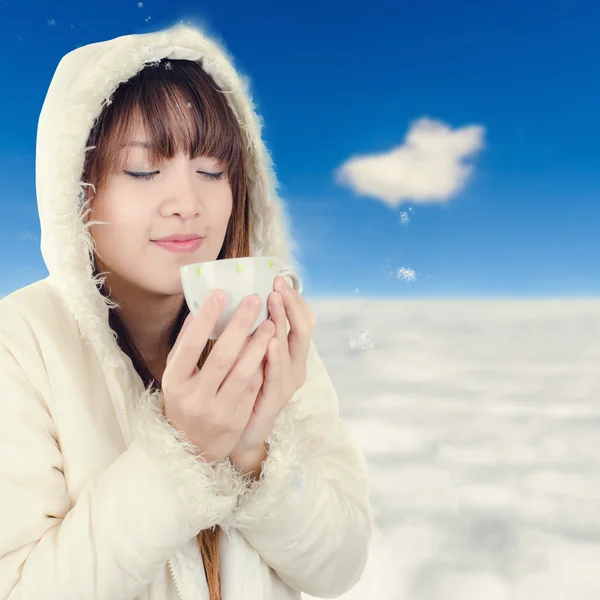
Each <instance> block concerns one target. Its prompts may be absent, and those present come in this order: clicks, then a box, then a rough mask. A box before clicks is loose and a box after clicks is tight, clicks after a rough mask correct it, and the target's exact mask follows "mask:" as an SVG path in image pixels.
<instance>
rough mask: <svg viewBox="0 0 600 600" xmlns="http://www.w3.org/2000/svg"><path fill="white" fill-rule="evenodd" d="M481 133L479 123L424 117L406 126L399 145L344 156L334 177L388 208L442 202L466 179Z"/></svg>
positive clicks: (471, 168) (481, 141)
mask: <svg viewBox="0 0 600 600" xmlns="http://www.w3.org/2000/svg"><path fill="white" fill-rule="evenodd" d="M483 135H484V128H483V127H482V126H480V125H468V126H465V127H461V128H456V129H452V128H451V127H450V126H448V125H446V124H445V123H442V122H441V121H436V120H433V119H429V118H427V117H424V118H421V119H419V120H418V121H415V122H414V123H413V124H412V126H411V128H410V131H409V132H408V134H407V136H406V139H405V141H404V144H402V145H401V146H398V147H396V148H393V149H392V150H390V151H389V152H382V153H380V154H371V155H362V156H360V155H359V156H354V157H352V158H350V159H348V160H347V161H346V162H345V163H344V164H343V165H342V166H341V167H339V169H338V170H337V171H336V180H337V182H338V183H340V184H342V185H347V186H349V187H351V188H352V189H353V190H354V192H355V193H357V194H358V195H360V196H370V197H372V198H374V199H376V200H379V201H381V202H384V203H385V204H387V205H389V206H391V207H393V208H395V207H397V206H399V205H400V204H402V203H403V202H416V203H423V204H425V203H444V202H447V201H448V200H450V199H451V198H452V197H453V196H456V195H457V194H458V193H459V192H460V191H461V190H462V189H463V187H464V186H465V184H466V183H467V181H468V179H469V176H470V175H471V173H472V170H473V167H472V165H470V164H467V162H466V161H467V160H468V159H469V158H473V157H474V155H475V154H476V153H477V152H478V151H479V150H480V149H481V148H482V147H483Z"/></svg>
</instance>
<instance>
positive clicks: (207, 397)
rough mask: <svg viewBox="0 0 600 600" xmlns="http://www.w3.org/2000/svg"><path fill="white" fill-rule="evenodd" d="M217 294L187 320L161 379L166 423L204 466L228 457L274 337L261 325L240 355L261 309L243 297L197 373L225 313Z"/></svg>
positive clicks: (269, 328)
mask: <svg viewBox="0 0 600 600" xmlns="http://www.w3.org/2000/svg"><path fill="white" fill-rule="evenodd" d="M219 292H220V294H219ZM219 295H220V296H221V297H223V298H224V295H223V294H222V292H221V291H220V290H216V292H213V293H212V294H211V295H210V296H209V297H208V299H207V300H206V301H205V302H204V303H203V305H202V306H201V307H200V309H199V310H198V312H197V313H196V315H195V316H193V315H192V314H190V315H189V316H188V318H187V319H186V321H185V323H184V325H183V327H182V329H181V331H180V333H179V335H178V337H177V340H176V342H175V344H174V346H173V348H172V350H171V352H169V356H168V357H167V365H166V369H165V372H164V374H163V379H162V389H163V395H164V399H165V416H166V418H167V419H168V421H169V422H170V423H171V424H172V425H173V426H174V427H175V428H176V429H178V430H180V431H181V432H183V433H184V434H185V436H186V438H187V439H188V440H189V442H190V443H191V444H192V445H194V446H195V447H196V448H197V450H198V452H199V454H200V455H201V456H202V458H203V459H204V460H205V461H206V462H208V463H211V462H214V461H217V460H220V459H222V458H224V457H225V456H228V455H229V454H230V452H231V451H232V449H233V448H234V447H235V445H236V444H237V441H238V439H239V438H240V436H241V434H242V432H243V430H244V428H245V426H246V424H247V422H248V419H249V417H250V413H251V412H252V409H253V406H254V401H255V399H256V394H257V392H258V390H259V389H260V386H261V382H262V375H260V373H259V374H258V375H257V371H258V369H259V366H260V363H261V361H262V359H263V357H264V355H265V352H266V350H267V345H268V343H269V341H270V340H271V338H272V337H273V334H274V333H275V326H274V325H273V323H272V322H271V321H269V320H266V321H264V322H263V323H261V325H260V326H259V327H258V328H257V330H256V331H255V333H254V335H253V336H252V339H251V340H250V342H249V343H248V344H247V346H246V347H245V348H244V351H243V353H241V355H240V350H241V349H242V346H243V345H244V342H246V341H247V338H248V335H249V332H250V329H251V328H252V326H253V325H254V323H255V322H256V318H257V317H258V314H259V313H260V310H261V308H262V300H261V299H260V297H258V296H256V295H253V296H250V297H248V298H245V299H244V301H243V302H242V303H241V305H240V306H239V307H238V309H237V310H236V312H235V314H234V315H233V318H232V319H231V322H230V323H229V324H228V325H227V327H226V328H225V330H224V331H223V333H222V334H221V335H220V336H219V339H218V340H217V342H216V343H215V345H214V347H213V349H212V350H211V352H210V354H209V355H208V357H207V359H206V361H205V363H204V364H203V365H202V368H201V369H198V366H197V363H198V360H199V359H200V354H201V353H202V351H203V350H204V347H205V346H206V343H207V341H208V336H209V335H210V332H211V331H212V330H213V328H214V326H215V324H216V322H217V320H218V318H219V315H220V314H221V312H222V310H223V308H224V303H219V301H218V297H219ZM238 356H239V358H238ZM236 359H237V360H236ZM234 363H235V364H234Z"/></svg>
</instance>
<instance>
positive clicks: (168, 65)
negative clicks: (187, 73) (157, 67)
mask: <svg viewBox="0 0 600 600" xmlns="http://www.w3.org/2000/svg"><path fill="white" fill-rule="evenodd" d="M172 68H173V65H172V64H171V63H170V62H169V61H167V62H166V63H165V69H167V71H170V70H171V69H172Z"/></svg>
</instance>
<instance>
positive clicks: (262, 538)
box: [0, 25, 372, 600]
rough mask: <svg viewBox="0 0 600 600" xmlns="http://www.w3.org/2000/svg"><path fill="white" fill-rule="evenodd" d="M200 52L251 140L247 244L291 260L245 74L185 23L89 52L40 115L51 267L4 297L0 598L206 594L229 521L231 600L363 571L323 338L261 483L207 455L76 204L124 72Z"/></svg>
mask: <svg viewBox="0 0 600 600" xmlns="http://www.w3.org/2000/svg"><path fill="white" fill-rule="evenodd" d="M163 57H171V58H173V59H177V58H186V59H192V60H199V61H201V62H202V64H203V67H204V68H205V69H206V71H207V72H208V73H209V74H210V75H212V76H213V77H214V79H215V80H216V82H217V83H218V84H219V85H220V86H221V88H222V89H223V90H227V91H228V94H227V97H228V99H229V101H230V103H231V105H232V107H233V109H234V110H235V112H236V115H237V117H238V120H239V122H240V125H241V127H242V129H243V132H244V135H245V139H246V142H247V151H248V156H249V163H248V182H249V194H250V201H251V205H252V215H253V216H252V221H251V228H252V241H251V254H252V255H254V256H258V255H277V256H278V257H279V258H280V262H281V265H282V266H283V267H285V266H292V267H294V265H292V264H291V263H290V255H289V254H290V248H289V246H290V245H291V242H290V240H291V236H290V234H289V231H288V230H287V229H286V227H287V226H286V220H285V217H284V210H283V208H284V207H283V204H282V201H281V200H280V199H279V198H278V197H277V193H276V187H277V183H276V179H275V175H274V174H273V171H272V169H271V163H270V157H269V154H268V152H267V150H266V148H265V146H264V144H263V142H262V140H261V131H260V119H259V117H258V116H257V115H256V113H255V112H254V109H253V105H252V100H251V97H250V93H249V86H248V83H247V80H246V79H245V78H243V77H242V76H241V75H239V74H238V73H236V71H235V69H234V68H233V66H232V61H231V58H230V57H229V56H228V54H227V52H226V51H225V50H224V49H223V48H222V47H221V46H220V45H219V44H218V43H216V42H215V41H214V40H211V39H210V38H209V37H207V36H206V34H204V33H202V32H201V31H199V30H197V29H195V28H192V27H185V26H182V25H178V26H174V27H171V28H169V29H167V30H164V31H159V32H155V33H149V34H141V35H130V36H124V37H120V38H117V39H113V40H110V41H107V42H101V43H95V44H91V45H88V46H84V47H82V48H78V49H76V50H74V51H72V52H70V53H69V54H67V55H66V56H65V57H64V58H63V59H62V60H61V61H60V64H59V65H58V67H57V70H56V73H55V75H54V77H53V79H52V82H51V85H50V88H49V91H48V95H47V97H46V99H45V102H44V105H43V108H42V112H41V115H40V120H39V127H38V138H37V158H36V161H37V163H36V185H37V198H38V208H39V215H40V222H41V231H42V241H41V250H42V255H43V258H44V261H45V263H46V266H47V268H48V272H49V276H48V277H47V278H46V279H43V280H40V281H37V282H35V283H33V284H31V285H28V286H26V287H24V288H22V289H19V290H17V291H16V292H14V293H12V294H11V295H9V296H7V297H6V298H4V299H3V300H1V301H0V600H46V599H48V600H50V599H51V600H133V599H140V600H206V599H207V598H208V589H207V585H206V580H205V575H204V569H203V565H202V560H201V558H200V555H199V553H198V550H197V546H196V537H195V536H196V535H197V534H198V532H199V531H201V530H202V529H206V528H210V527H212V526H213V525H215V524H219V525H220V526H221V527H223V528H224V529H225V531H226V533H227V535H225V536H223V537H222V545H221V550H220V553H221V554H220V556H221V578H222V590H223V599H224V600H241V599H242V598H248V599H251V600H261V599H273V600H283V599H291V598H296V599H297V598H300V592H305V593H307V594H310V595H313V596H320V597H328V598H333V597H335V596H338V595H341V594H343V593H344V592H345V591H347V590H348V589H350V588H351V587H353V586H354V584H355V583H356V582H357V581H358V580H359V578H360V576H361V574H362V572H363V569H364V567H365V564H366V561H367V554H368V550H369V545H370V540H371V532H372V516H371V509H370V505H369V493H368V484H367V466H366V462H365V459H364V456H363V454H362V453H361V451H360V449H359V448H358V447H357V445H356V443H355V441H354V439H353V438H352V437H351V435H350V434H349V432H348V430H347V429H346V427H345V425H344V424H343V422H342V421H341V420H340V416H339V407H338V398H337V396H336V392H335V390H334V388H333V386H332V383H331V381H330V378H329V376H328V374H327V372H326V370H325V368H324V365H323V362H322V361H321V359H320V357H319V355H318V353H317V351H316V348H315V346H314V344H313V343H312V342H311V347H310V354H309V359H308V375H307V380H306V383H305V384H304V386H303V387H302V388H301V389H300V390H298V392H297V393H296V394H295V395H294V397H293V398H292V400H291V401H290V402H289V404H288V405H287V406H286V407H285V409H284V410H283V412H282V413H281V414H280V416H279V418H278V420H277V422H276V424H275V427H274V429H273V432H272V434H271V436H270V438H269V445H270V449H269V455H268V458H267V460H266V462H265V463H264V465H263V469H262V475H261V478H260V479H259V480H258V481H256V482H253V483H251V484H248V483H245V481H244V479H243V478H242V477H241V475H240V474H239V473H238V472H237V471H236V470H235V469H234V468H233V466H232V465H231V463H230V462H229V460H227V459H226V460H224V461H222V462H221V463H220V465H219V467H218V468H217V469H215V470H213V469H211V468H210V467H207V466H206V465H204V464H203V463H201V462H199V461H197V460H196V459H195V458H194V457H193V455H192V453H191V451H190V447H189V446H188V445H187V443H186V442H185V440H184V439H183V438H182V436H181V435H178V432H177V431H176V430H175V429H174V428H173V427H171V425H170V424H169V423H167V421H166V420H165V419H164V417H163V414H162V406H163V405H162V404H161V402H162V398H161V394H160V393H154V394H152V393H150V392H149V390H148V389H145V388H144V385H143V383H142V380H141V379H140V377H139V376H138V375H137V373H136V372H135V370H134V368H133V365H132V363H131V360H130V359H129V358H128V357H127V356H126V355H125V354H124V353H123V352H121V350H120V349H119V347H118V345H117V343H116V341H115V339H114V337H113V335H112V332H111V331H110V329H109V327H108V310H109V305H108V304H107V302H106V301H105V299H104V298H103V297H102V296H101V294H100V293H99V291H98V287H97V285H98V284H99V282H98V281H97V280H96V281H95V280H94V279H93V278H92V276H91V260H90V259H91V238H90V237H89V232H88V229H87V227H86V226H85V224H84V220H83V213H82V209H81V204H80V202H79V200H80V198H81V193H82V190H83V186H82V185H81V181H80V178H81V171H82V166H83V158H84V151H85V142H86V139H87V136H88V133H89V130H90V128H91V126H92V125H93V121H94V119H95V117H96V116H97V115H98V114H99V112H100V110H101V108H102V105H103V103H104V102H105V101H106V100H107V99H108V98H109V97H110V95H111V94H112V92H113V91H114V89H115V88H116V86H117V85H118V83H119V82H121V81H123V80H126V79H129V78H130V77H131V76H133V75H134V74H135V73H136V72H137V71H138V70H139V69H140V68H142V66H143V64H144V63H147V62H151V61H153V60H157V59H160V58H163Z"/></svg>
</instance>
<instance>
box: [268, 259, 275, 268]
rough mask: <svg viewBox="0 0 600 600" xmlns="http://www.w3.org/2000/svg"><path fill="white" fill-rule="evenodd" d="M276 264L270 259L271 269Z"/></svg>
mask: <svg viewBox="0 0 600 600" xmlns="http://www.w3.org/2000/svg"><path fill="white" fill-rule="evenodd" d="M274 266H275V263H274V262H273V261H272V260H270V261H269V269H272V268H273V267H274Z"/></svg>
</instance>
